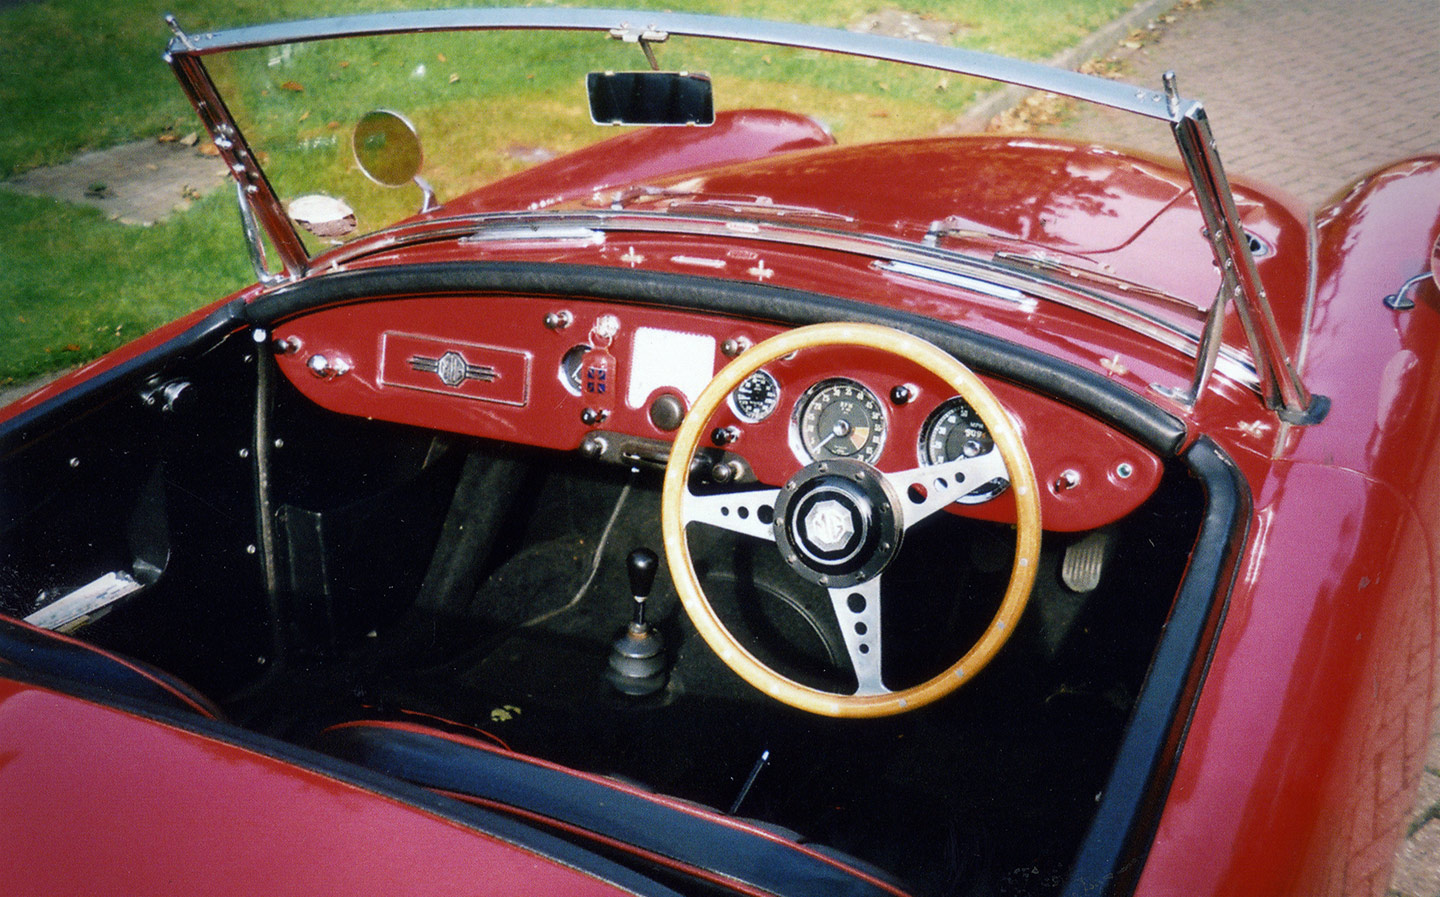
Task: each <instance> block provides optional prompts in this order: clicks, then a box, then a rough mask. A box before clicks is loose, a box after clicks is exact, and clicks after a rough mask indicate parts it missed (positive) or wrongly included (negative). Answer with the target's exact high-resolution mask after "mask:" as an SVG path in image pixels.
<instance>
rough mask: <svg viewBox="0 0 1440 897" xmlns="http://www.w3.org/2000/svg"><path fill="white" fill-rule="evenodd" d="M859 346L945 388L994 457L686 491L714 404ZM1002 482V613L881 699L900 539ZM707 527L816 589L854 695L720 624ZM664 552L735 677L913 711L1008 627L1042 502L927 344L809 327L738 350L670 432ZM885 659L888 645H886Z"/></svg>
mask: <svg viewBox="0 0 1440 897" xmlns="http://www.w3.org/2000/svg"><path fill="white" fill-rule="evenodd" d="M836 345H848V346H862V347H868V348H873V349H878V350H881V351H884V352H889V353H892V354H894V355H898V356H900V357H902V358H905V359H907V360H909V361H912V362H914V363H917V364H919V365H920V366H921V367H923V368H925V369H926V370H928V371H930V372H931V373H933V374H935V375H936V376H938V377H939V378H940V379H941V380H943V381H945V383H946V384H948V385H949V387H950V388H951V389H953V390H954V391H955V393H956V394H958V395H959V396H960V397H961V398H963V399H964V400H965V401H966V402H968V403H969V404H970V406H971V407H972V408H974V409H975V411H976V413H977V414H978V415H979V417H980V420H981V421H982V422H983V423H984V424H985V426H986V428H987V429H988V430H989V432H990V436H991V438H992V439H993V441H994V449H993V450H991V451H988V452H986V453H985V454H982V455H979V456H977V457H961V458H957V459H956V460H954V461H949V462H946V463H944V464H937V465H933V466H920V467H917V468H914V469H912V470H906V471H901V472H899V473H885V472H881V471H879V470H877V469H876V468H874V467H872V466H870V465H869V464H866V463H864V462H861V461H858V460H853V459H840V458H827V459H825V460H821V461H815V462H812V463H810V464H808V465H806V466H804V467H802V468H801V469H800V470H798V471H796V472H795V473H794V474H792V475H791V477H790V478H789V479H788V480H787V481H786V482H785V483H784V484H783V485H782V486H781V487H780V488H761V489H750V490H745V491H734V492H725V493H721V494H701V495H697V494H696V493H694V492H691V491H690V486H689V477H690V469H691V464H692V463H693V459H694V456H695V452H696V450H697V449H698V448H699V444H700V439H701V436H702V434H703V433H705V432H706V427H707V425H708V424H709V421H710V418H711V417H713V416H714V414H715V412H716V410H717V409H719V407H720V403H722V402H724V401H725V397H726V396H728V395H729V394H730V392H731V391H732V390H734V389H735V388H736V387H737V386H739V385H740V383H741V382H742V381H744V380H745V378H746V377H748V376H750V374H752V373H754V372H755V371H756V370H758V369H759V368H761V367H762V366H764V365H766V364H769V363H771V362H773V361H775V360H776V359H779V358H783V357H785V356H787V355H790V354H791V353H793V352H797V351H802V350H805V349H813V348H816V347H820V346H836ZM997 478H999V479H1002V480H1005V481H1007V482H1008V483H1009V485H1010V491H1011V492H1012V493H1013V495H1014V500H1015V510H1016V517H1017V525H1016V539H1015V559H1014V563H1013V565H1012V567H1011V570H1010V581H1009V585H1008V586H1007V588H1006V590H1005V594H1004V597H1003V598H1002V599H1001V601H1000V605H999V608H998V609H997V610H996V612H995V615H994V617H993V618H992V619H991V620H990V622H989V624H988V625H987V627H986V628H985V630H984V632H983V633H982V634H981V635H980V637H979V638H978V639H977V640H976V641H975V642H974V643H973V644H972V645H970V646H969V647H968V649H966V650H965V652H964V653H963V655H961V657H960V659H959V660H957V661H956V662H955V663H954V664H952V665H951V666H950V667H948V668H947V669H945V670H944V671H943V672H941V673H940V674H939V675H937V676H935V677H934V678H932V679H929V680H928V681H926V682H922V683H920V684H919V685H915V686H912V687H909V688H905V689H901V690H899V691H891V690H890V689H888V688H886V687H885V683H884V682H883V681H882V679H881V666H880V661H881V650H880V647H881V641H880V634H881V633H880V583H881V578H882V573H883V571H884V569H885V567H886V566H887V565H888V564H889V562H890V560H891V559H892V558H894V556H895V554H896V553H897V552H898V551H899V548H900V543H901V540H902V538H903V536H904V534H905V531H906V530H908V529H909V528H910V527H912V526H914V525H916V524H917V523H919V522H920V521H922V520H924V519H925V518H927V517H929V516H931V515H932V514H934V513H935V512H937V511H939V510H941V509H942V508H944V507H945V506H947V505H949V504H950V503H951V502H954V501H956V500H957V499H961V498H964V497H966V496H967V495H970V494H971V493H972V492H973V493H977V494H984V491H985V490H989V489H993V488H994V485H993V484H994V482H995V480H996V479H997ZM690 523H705V524H710V525H713V526H717V527H721V528H724V529H727V530H730V531H732V532H736V533H740V534H742V535H746V536H751V537H754V538H757V539H763V540H766V541H769V542H773V543H774V544H775V546H776V548H777V549H778V550H779V551H780V553H781V556H782V557H783V558H784V560H785V562H786V563H787V564H788V565H789V566H790V567H791V569H793V570H795V572H797V573H799V574H800V575H801V576H803V577H805V578H807V579H809V580H810V581H812V582H815V583H817V584H819V585H822V586H824V587H825V588H826V589H827V590H828V591H829V594H830V601H831V604H832V606H833V607H834V611H835V616H836V618H837V620H838V622H839V624H840V629H841V632H842V633H843V635H844V640H845V647H846V651H847V653H848V654H849V659H850V663H851V666H852V668H853V670H854V673H855V678H856V680H857V681H858V683H859V687H858V688H857V689H856V691H855V693H854V694H848V695H847V694H840V693H835V692H828V691H823V690H820V689H816V688H812V687H810V686H807V685H803V684H801V683H799V682H796V681H794V680H793V679H790V678H787V677H786V676H784V675H782V674H780V673H778V672H776V671H775V670H774V669H773V668H771V667H770V666H768V665H766V664H765V663H763V662H762V661H760V660H759V659H757V658H756V657H755V655H754V654H752V653H751V652H750V651H748V650H747V649H746V648H745V646H744V645H742V644H741V643H740V641H739V640H737V639H736V637H735V635H734V634H733V633H732V632H731V631H730V629H729V628H727V627H726V625H725V624H724V623H723V622H722V621H721V619H720V617H719V615H718V614H717V613H716V611H715V608H714V607H713V605H712V604H711V602H710V600H709V599H708V598H707V597H706V595H705V591H704V589H703V588H702V587H701V585H700V581H699V578H698V577H697V576H696V573H695V565H694V561H693V559H692V558H691V555H690V548H689V543H688V539H687V535H686V527H687V526H688V524H690ZM660 524H661V531H662V533H663V536H664V543H665V557H666V560H667V561H668V563H669V567H670V575H671V577H672V579H673V580H674V582H675V590H676V592H677V593H678V594H679V596H680V600H681V602H682V604H683V605H684V607H685V612H686V613H687V614H688V615H689V617H690V620H691V621H692V622H693V623H694V624H695V628H696V630H697V631H699V633H700V635H701V636H702V637H703V638H704V639H705V641H706V642H707V643H708V644H709V645H710V647H711V649H712V650H714V651H715V653H716V654H717V655H719V657H720V659H721V660H722V661H724V663H725V664H726V665H727V666H729V667H730V668H731V669H732V670H734V671H735V672H736V673H737V674H739V676H740V677H741V678H743V679H744V680H745V681H746V682H748V683H750V684H751V685H753V686H754V687H755V688H757V689H759V690H760V691H762V692H764V693H766V694H768V695H770V696H771V697H773V698H775V699H776V700H778V701H781V702H783V703H785V704H789V705H790V706H792V707H797V708H799V709H801V710H806V711H809V712H811V713H816V714H821V715H824V716H834V717H875V716H888V715H892V714H896V713H902V712H904V711H907V710H914V709H915V708H917V707H922V706H924V705H926V704H929V703H931V702H932V701H935V700H938V699H939V698H942V697H944V696H945V695H947V694H949V693H950V692H952V691H954V690H955V689H956V688H958V687H960V686H961V685H963V684H964V683H965V682H967V681H969V680H970V679H971V678H973V677H974V676H975V674H976V673H978V672H979V671H980V670H981V669H982V668H983V667H984V666H985V664H987V663H989V661H990V659H991V658H992V657H994V656H995V653H996V652H997V651H999V650H1000V647H1001V646H1002V645H1004V643H1005V641H1006V640H1007V639H1008V638H1009V637H1010V634H1011V632H1012V631H1014V629H1015V624H1016V622H1017V621H1018V620H1019V618H1020V615H1021V613H1022V612H1023V611H1024V609H1025V605H1026V603H1027V602H1028V601H1029V598H1030V588H1031V586H1032V585H1033V584H1034V581H1035V567H1036V563H1037V559H1038V556H1039V552H1040V502H1039V495H1038V492H1037V490H1036V486H1035V473H1034V471H1033V470H1032V469H1031V465H1030V456H1029V454H1028V453H1027V452H1026V451H1025V446H1024V443H1023V441H1022V440H1021V438H1020V434H1019V431H1018V430H1017V429H1016V427H1015V424H1014V423H1013V422H1012V421H1011V419H1010V416H1009V415H1008V414H1007V413H1006V412H1005V410H1004V409H1003V408H1002V407H1001V406H1000V403H999V402H998V401H997V400H996V399H995V396H994V394H992V393H991V392H990V390H989V389H988V388H987V387H986V386H985V385H984V384H983V383H981V382H980V379H979V378H978V377H976V376H975V375H974V374H973V373H971V372H970V370H969V369H968V368H966V367H965V365H963V364H961V363H960V362H959V361H956V360H955V359H954V358H952V357H951V356H950V355H949V354H947V353H945V352H944V351H942V350H940V349H938V348H936V347H935V346H933V345H931V344H930V343H928V342H926V341H924V340H922V339H920V338H918V337H915V336H911V335H910V334H907V333H902V332H901V331H898V330H893V329H891V328H888V327H880V326H876V325H871V324H846V323H836V324H816V325H813V326H809V327H801V328H798V329H795V330H791V331H788V332H786V333H782V334H780V335H778V336H775V337H772V338H770V339H767V340H765V341H764V342H761V343H758V344H756V345H754V346H752V347H750V348H749V349H746V350H745V352H744V353H742V354H741V355H740V356H739V357H738V358H736V359H735V360H734V361H732V362H731V363H730V364H728V365H726V367H725V368H724V369H723V370H721V371H720V373H718V374H716V375H715V377H714V379H712V380H711V381H710V383H709V385H707V386H706V387H705V388H704V389H703V390H702V391H701V392H700V395H699V396H697V397H696V399H695V404H694V406H693V407H692V408H691V409H690V412H689V414H687V415H686V417H685V421H684V423H683V424H682V425H681V427H680V429H679V431H678V432H677V433H676V436H675V444H674V446H673V448H672V449H671V452H670V459H669V462H668V463H667V465H666V468H665V484H664V489H663V492H662V493H661V499H660ZM892 650H893V646H892Z"/></svg>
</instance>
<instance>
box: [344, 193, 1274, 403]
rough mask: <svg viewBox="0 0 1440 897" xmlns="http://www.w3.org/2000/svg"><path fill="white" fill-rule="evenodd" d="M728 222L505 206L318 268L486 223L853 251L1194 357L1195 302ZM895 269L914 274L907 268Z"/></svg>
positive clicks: (1224, 354) (409, 230)
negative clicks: (1189, 310)
mask: <svg viewBox="0 0 1440 897" xmlns="http://www.w3.org/2000/svg"><path fill="white" fill-rule="evenodd" d="M732 223H733V222H730V221H728V220H726V219H723V218H704V217H697V216H684V217H682V216H677V215H673V214H665V213H660V212H615V211H609V210H601V209H597V210H595V211H592V212H513V213H511V212H503V213H493V214H487V215H474V216H467V217H464V218H442V219H433V220H430V221H422V222H415V223H411V224H404V225H398V226H396V227H393V228H390V229H388V230H384V231H379V232H377V233H375V234H371V235H370V236H368V237H365V238H363V239H361V240H357V241H355V243H352V244H348V245H347V246H345V247H342V248H341V249H340V250H338V252H339V253H340V254H338V255H336V256H332V257H330V258H327V259H326V260H325V265H324V269H325V270H329V269H331V268H335V267H340V266H343V265H345V264H347V263H348V262H350V261H353V260H354V259H356V258H359V257H362V256H364V255H368V254H369V253H371V252H377V251H383V250H387V249H391V248H393V247H394V246H396V245H398V244H403V243H410V242H425V241H432V240H445V239H455V238H460V239H465V240H466V241H467V242H472V243H478V242H483V241H484V237H483V236H482V234H484V233H485V232H487V231H490V230H497V231H499V232H502V233H510V234H515V233H523V234H524V237H523V240H525V241H538V240H542V239H544V238H545V236H546V235H547V234H552V235H553V236H554V239H555V240H557V241H560V242H565V241H567V240H572V239H573V238H574V235H575V234H576V233H577V229H590V230H594V231H600V232H607V233H608V232H618V231H628V232H633V233H650V234H674V235H678V236H696V237H724V238H729V239H735V240H754V241H758V242H763V243H780V244H784V245H787V246H802V247H805V248H810V249H823V250H828V251H832V252H840V253H845V254H848V255H859V256H864V257H866V258H870V259H874V260H878V261H880V262H884V263H888V264H892V265H893V264H896V263H900V264H908V265H911V266H914V267H915V268H920V269H928V270H929V271H930V272H934V273H933V274H932V275H931V276H930V277H928V278H926V279H929V280H937V281H939V280H942V277H944V276H945V275H949V276H951V277H964V278H973V279H977V280H981V281H983V282H984V283H985V284H987V285H988V290H985V291H982V292H986V294H987V295H995V294H996V293H995V292H994V291H999V290H1005V289H1011V290H1016V291H1018V292H1020V293H1023V294H1025V295H1026V296H1030V297H1034V298H1035V299H1042V300H1045V301H1048V302H1052V303H1054V304H1056V305H1061V306H1064V307H1066V308H1070V309H1073V310H1075V311H1079V312H1082V313H1084V314H1088V315H1091V316H1093V317H1096V318H1099V319H1101V320H1104V321H1107V322H1109V323H1111V324H1116V325H1118V326H1121V327H1124V328H1126V329H1127V330H1131V331H1133V332H1135V333H1138V334H1140V335H1142V336H1144V337H1147V338H1149V339H1151V340H1153V341H1154V342H1157V343H1159V344H1160V345H1162V346H1165V347H1166V348H1169V349H1172V350H1174V351H1176V352H1179V353H1181V354H1182V355H1184V356H1186V357H1187V358H1199V353H1200V346H1201V341H1202V337H1203V332H1204V331H1203V321H1204V316H1203V312H1201V310H1199V309H1193V313H1194V316H1195V328H1194V329H1193V330H1191V329H1188V328H1186V327H1184V326H1182V325H1180V324H1178V323H1176V322H1174V321H1170V320H1167V319H1164V318H1160V317H1157V316H1155V315H1154V314H1152V313H1150V312H1149V311H1147V310H1145V309H1143V308H1139V307H1136V306H1133V305H1130V304H1127V303H1125V302H1122V301H1121V300H1119V299H1116V298H1114V297H1113V296H1110V295H1108V294H1106V293H1104V292H1101V291H1098V290H1094V289H1089V288H1087V287H1084V286H1080V285H1078V284H1072V283H1065V282H1062V281H1059V280H1058V279H1052V278H1044V277H1040V276H1036V275H1032V274H1028V273H1027V272H1025V271H1023V270H1017V269H1016V267H1015V266H1013V265H1008V264H1004V263H1002V262H992V261H988V260H983V259H975V258H970V257H968V256H963V255H959V254H957V253H954V252H949V251H946V250H943V249H938V248H933V247H927V246H922V245H919V244H916V243H910V242H906V241H904V240H897V239H893V238H888V237H880V236H874V235H870V234H850V233H843V232H839V231H831V230H824V229H820V228H802V227H795V226H790V225H785V224H774V223H770V222H755V227H754V228H753V229H749V228H747V229H746V231H745V232H743V233H740V232H737V231H735V230H734V229H733V228H731V227H730V224H732ZM894 273H896V274H907V275H910V276H920V275H918V274H912V273H911V272H905V271H896V272H894ZM957 285H958V284H957ZM1214 352H1215V353H1216V356H1217V361H1216V367H1217V368H1218V369H1220V370H1221V371H1222V372H1223V373H1224V374H1225V376H1226V377H1228V378H1229V379H1231V380H1234V381H1235V382H1236V383H1239V384H1241V385H1242V386H1245V387H1246V388H1248V389H1251V390H1253V391H1256V392H1257V393H1258V392H1259V388H1258V387H1259V379H1258V377H1257V376H1256V372H1255V368H1254V365H1253V363H1252V362H1251V361H1250V359H1248V358H1246V357H1245V355H1244V354H1243V353H1242V352H1240V351H1237V350H1236V349H1235V348H1234V347H1231V346H1224V345H1219V344H1218V341H1217V348H1215V349H1214Z"/></svg>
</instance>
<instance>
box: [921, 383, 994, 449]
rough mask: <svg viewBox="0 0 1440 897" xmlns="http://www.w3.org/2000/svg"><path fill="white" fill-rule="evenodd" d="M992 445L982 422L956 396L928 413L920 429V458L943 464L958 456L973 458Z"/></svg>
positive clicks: (992, 446) (992, 442)
mask: <svg viewBox="0 0 1440 897" xmlns="http://www.w3.org/2000/svg"><path fill="white" fill-rule="evenodd" d="M994 447H995V440H993V439H991V438H990V431H989V430H987V429H986V428H985V422H984V421H982V420H981V419H980V415H978V414H976V413H975V409H974V408H971V407H970V403H969V402H967V401H965V400H964V399H962V398H960V397H959V396H956V397H955V398H953V399H948V400H947V401H945V402H944V403H943V404H941V406H940V407H939V408H936V409H935V410H934V411H933V412H931V414H930V417H929V419H927V420H926V421H925V428H924V429H923V430H921V431H920V460H921V461H922V462H924V463H926V464H944V463H945V462H946V461H954V460H955V459H957V458H962V457H963V458H976V457H979V456H980V455H983V454H985V453H987V452H989V451H990V450H991V449H992V448H994Z"/></svg>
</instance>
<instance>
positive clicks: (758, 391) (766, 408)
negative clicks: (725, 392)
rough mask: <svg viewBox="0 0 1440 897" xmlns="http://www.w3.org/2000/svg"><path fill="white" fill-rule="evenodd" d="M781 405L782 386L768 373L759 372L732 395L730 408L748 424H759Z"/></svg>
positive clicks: (742, 382)
mask: <svg viewBox="0 0 1440 897" xmlns="http://www.w3.org/2000/svg"><path fill="white" fill-rule="evenodd" d="M779 404H780V384H779V383H778V382H776V380H775V378H774V377H772V376H770V373H769V372H768V371H764V370H759V371H756V372H755V373H753V374H751V375H750V376H748V377H746V378H745V379H744V380H743V381H741V383H740V385H739V386H737V387H735V391H734V392H732V393H730V408H731V410H732V411H734V412H735V416H736V417H738V418H740V419H741V420H743V421H745V422H746V423H751V424H754V423H759V422H760V421H762V420H764V419H765V418H767V417H769V416H770V412H772V411H774V410H775V406H777V405H779Z"/></svg>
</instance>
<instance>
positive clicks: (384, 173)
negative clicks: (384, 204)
mask: <svg viewBox="0 0 1440 897" xmlns="http://www.w3.org/2000/svg"><path fill="white" fill-rule="evenodd" d="M351 146H352V147H353V149H354V152H355V162H356V163H357V164H358V165H359V166H360V170H361V171H363V172H364V173H365V176H366V177H368V178H369V179H370V180H372V181H374V182H375V183H377V184H381V185H383V186H386V187H403V186H405V185H406V184H409V183H411V182H413V183H415V184H417V185H419V187H420V190H421V191H422V192H423V193H424V196H425V200H424V205H423V207H422V208H421V209H420V211H422V212H428V211H430V210H431V209H433V208H435V206H436V203H435V191H434V190H433V189H431V187H430V185H429V184H428V183H426V182H425V179H424V178H422V177H420V165H421V163H422V162H423V161H424V158H425V156H424V153H423V152H422V151H421V149H420V135H419V134H418V133H416V131H415V126H414V125H413V124H411V123H410V120H409V119H408V118H406V117H405V116H403V115H401V114H400V113H398V112H391V111H390V110H388V109H376V110H374V111H371V112H367V113H365V114H364V115H363V116H361V117H360V121H359V122H357V123H356V125H355V133H354V135H353V136H352V139H351Z"/></svg>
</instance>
